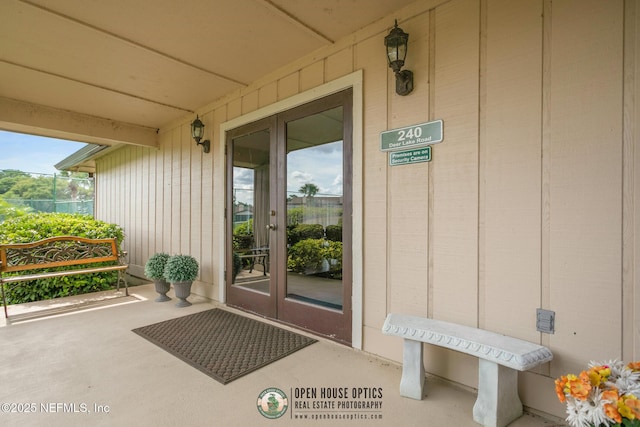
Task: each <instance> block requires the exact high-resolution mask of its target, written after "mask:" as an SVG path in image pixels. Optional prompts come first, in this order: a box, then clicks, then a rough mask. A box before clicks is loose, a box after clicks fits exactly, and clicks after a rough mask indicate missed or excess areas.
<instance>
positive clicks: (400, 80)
mask: <svg viewBox="0 0 640 427" xmlns="http://www.w3.org/2000/svg"><path fill="white" fill-rule="evenodd" d="M408 44H409V34H407V33H405V32H404V31H402V28H399V27H398V20H396V24H395V26H394V27H393V28H392V29H391V31H389V34H388V35H387V36H386V37H385V38H384V45H385V46H386V47H387V59H389V67H390V68H391V69H392V70H393V72H394V73H395V74H396V93H397V94H398V95H403V96H404V95H409V94H410V93H411V91H412V90H413V73H412V72H411V71H409V70H401V69H402V67H403V66H404V59H405V58H406V57H407V46H408Z"/></svg>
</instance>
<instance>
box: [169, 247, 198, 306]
mask: <svg viewBox="0 0 640 427" xmlns="http://www.w3.org/2000/svg"><path fill="white" fill-rule="evenodd" d="M196 277H198V261H196V259H195V258H194V257H192V256H191V255H172V256H170V257H169V259H168V260H167V264H166V265H165V267H164V278H165V279H166V280H167V281H168V282H170V283H171V284H172V285H173V289H175V291H176V298H178V299H179V300H180V301H178V303H177V304H176V306H177V307H188V306H190V305H191V303H190V302H189V301H187V297H188V296H189V295H190V294H191V284H192V283H193V281H194V280H195V279H196Z"/></svg>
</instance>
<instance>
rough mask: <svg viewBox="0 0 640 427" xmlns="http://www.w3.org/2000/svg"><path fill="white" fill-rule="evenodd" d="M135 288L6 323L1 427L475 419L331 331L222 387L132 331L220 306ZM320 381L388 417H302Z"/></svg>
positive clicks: (461, 424)
mask: <svg viewBox="0 0 640 427" xmlns="http://www.w3.org/2000/svg"><path fill="white" fill-rule="evenodd" d="M130 292H131V294H133V295H135V296H137V297H138V298H140V301H138V302H127V303H124V304H115V303H114V301H112V305H108V306H104V307H99V308H93V309H87V310H83V311H75V312H73V313H70V314H65V315H58V316H54V317H45V318H40V319H38V320H35V321H29V322H20V323H14V324H11V325H7V326H4V327H0V343H1V344H0V405H1V407H0V408H1V411H0V425H2V426H21V427H23V426H47V427H53V426H154V427H156V426H185V427H191V426H243V427H248V426H260V425H265V426H267V425H268V426H275V425H278V426H303V425H314V426H325V425H326V426H360V425H367V426H371V425H378V426H389V425H396V426H403V427H404V426H433V427H440V426H456V427H466V426H469V427H476V426H478V424H476V423H475V422H474V421H473V418H472V408H473V404H474V401H475V395H474V394H473V393H472V392H470V391H468V390H466V389H463V388H459V387H456V386H454V385H451V384H448V383H445V382H443V381H440V380H438V379H433V378H428V380H427V390H428V395H427V397H426V398H425V399H424V400H422V401H417V400H412V399H407V398H402V397H400V396H399V393H398V387H399V382H400V375H401V366H400V365H399V364H396V363H393V362H389V361H387V360H383V359H380V358H377V357H375V356H372V355H370V354H367V353H364V352H361V351H357V350H353V349H350V348H348V347H345V346H342V345H340V344H336V343H334V342H331V341H328V340H325V339H323V338H318V342H317V343H315V344H313V345H311V346H309V347H306V348H304V349H302V350H300V351H297V352H296V353H294V354H292V355H290V356H288V357H285V358H283V359H280V360H278V361H276V362H274V363H271V364H270V365H268V366H266V367H263V368H261V369H259V370H257V371H254V372H252V373H250V374H248V375H246V376H244V377H242V378H240V379H237V380H235V381H233V382H231V383H229V384H227V385H222V384H220V383H218V382H217V381H215V380H214V379H212V378H210V377H208V376H207V375H205V374H203V373H201V372H200V371H198V370H197V369H194V368H193V367H191V366H189V365H187V364H186V363H184V362H182V361H181V360H179V359H178V358H176V357H175V356H173V355H171V354H169V353H167V352H166V351H164V350H162V349H160V348H159V347H157V346H155V345H154V344H151V343H150V342H148V341H147V340H145V339H143V338H141V337H140V336H138V335H137V334H135V333H133V332H131V330H132V329H134V328H137V327H140V326H145V325H148V324H151V323H156V322H160V321H163V320H168V319H171V318H174V317H179V316H184V315H187V314H192V313H195V312H198V311H202V310H207V309H211V308H215V307H221V305H220V304H216V303H215V302H212V301H210V300H207V299H205V298H202V297H197V296H191V297H190V298H189V300H190V301H191V302H192V303H193V305H192V306H191V307H187V308H177V307H175V306H174V304H175V301H176V300H175V297H174V294H173V290H171V291H170V292H169V294H168V295H169V296H171V297H172V298H173V299H172V301H169V302H165V303H156V302H154V301H153V300H154V299H155V297H156V294H155V292H154V290H153V285H152V284H147V285H141V286H135V287H132V288H130ZM225 309H228V310H231V311H235V310H232V309H229V308H226V307H225ZM236 312H237V311H236ZM238 313H241V314H244V315H247V314H245V313H242V312H238ZM3 320H4V319H3ZM280 326H282V325H280ZM284 327H285V328H286V326H284ZM297 332H299V333H300V331H297ZM239 338H240V337H239ZM272 387H273V388H277V389H280V390H282V391H283V392H284V393H285V394H286V395H287V396H288V399H289V409H288V410H287V412H286V413H285V414H284V415H283V416H282V417H280V418H278V419H268V418H265V417H264V416H263V415H261V414H260V412H259V411H258V409H257V401H258V397H259V395H260V394H261V393H262V392H263V391H264V390H266V389H268V388H272ZM323 387H329V388H336V387H341V388H342V387H344V388H347V390H348V392H349V393H351V392H352V390H353V389H354V388H356V389H358V388H361V389H371V388H375V389H381V392H382V397H381V398H377V399H369V400H375V401H377V402H380V403H381V408H380V410H379V411H377V412H376V413H375V414H376V416H381V418H382V419H339V420H336V419H309V418H307V419H306V420H305V419H300V418H298V417H299V416H304V415H305V412H304V411H303V410H302V409H301V408H298V409H296V408H295V407H294V406H295V405H296V402H297V403H298V404H301V402H302V401H303V399H302V398H300V397H298V398H296V396H295V394H296V390H302V389H303V388H304V389H315V390H316V391H317V392H318V399H310V400H308V402H309V403H310V404H311V403H312V402H313V401H318V400H320V399H319V397H320V396H319V393H320V391H318V390H320V389H321V388H323ZM550 392H552V391H550ZM329 400H334V401H338V400H340V399H329ZM26 411H30V412H26ZM342 413H343V414H348V415H349V416H354V417H355V416H361V415H363V414H364V415H367V416H371V415H372V414H373V413H372V412H354V411H351V412H347V411H342ZM315 414H316V415H317V414H325V416H331V414H332V412H329V411H327V410H325V411H316V412H315ZM306 415H307V416H308V417H309V416H313V414H311V413H306ZM560 425H565V424H564V423H563V422H562V421H561V420H558V419H547V418H542V417H539V416H536V415H532V414H528V413H525V415H524V416H523V417H521V418H519V419H518V420H516V421H515V422H513V423H512V424H511V426H513V427H541V426H546V427H550V426H560Z"/></svg>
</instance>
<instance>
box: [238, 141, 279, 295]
mask: <svg viewBox="0 0 640 427" xmlns="http://www.w3.org/2000/svg"><path fill="white" fill-rule="evenodd" d="M232 147H233V148H232V150H233V153H232V155H233V188H232V191H233V208H232V210H233V212H232V215H233V273H234V276H233V286H241V287H243V288H246V289H250V290H254V291H257V292H261V293H266V294H268V293H269V280H270V274H269V261H270V260H269V252H270V251H269V249H270V248H269V232H268V230H267V228H266V227H267V224H268V223H269V222H268V221H269V212H270V207H269V194H270V188H269V187H270V185H269V131H268V130H263V131H259V132H255V133H252V134H249V135H244V136H241V137H238V138H234V139H233V144H232Z"/></svg>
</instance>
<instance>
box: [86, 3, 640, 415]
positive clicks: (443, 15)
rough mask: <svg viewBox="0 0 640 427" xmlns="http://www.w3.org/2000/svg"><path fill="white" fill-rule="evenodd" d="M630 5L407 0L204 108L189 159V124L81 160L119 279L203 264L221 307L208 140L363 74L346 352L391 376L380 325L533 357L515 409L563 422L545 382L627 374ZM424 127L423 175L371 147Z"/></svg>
mask: <svg viewBox="0 0 640 427" xmlns="http://www.w3.org/2000/svg"><path fill="white" fill-rule="evenodd" d="M637 3H638V2H623V1H621V0H617V1H615V0H614V1H602V0H587V1H583V0H558V1H553V2H551V1H549V0H541V1H524V2H513V1H508V0H486V1H476V0H451V1H446V2H423V1H419V2H416V3H414V4H413V5H411V6H409V7H407V8H405V9H402V10H399V11H397V13H395V14H393V16H389V17H388V21H389V22H388V25H387V23H377V24H372V25H371V26H369V27H367V28H364V29H362V30H361V31H359V32H358V33H356V34H354V35H352V36H350V37H348V38H346V39H344V40H341V41H338V42H337V43H335V45H334V46H332V47H328V48H326V49H322V50H319V51H317V52H314V53H313V54H312V55H309V56H308V57H305V58H302V59H301V60H299V61H297V62H296V63H294V64H291V66H289V67H286V68H284V69H281V70H279V71H278V72H276V73H274V74H272V75H270V76H265V77H264V78H263V79H261V80H260V81H259V82H256V83H254V84H253V85H251V86H249V87H248V88H245V89H242V90H239V91H238V92H236V93H235V94H234V95H231V96H229V97H226V98H225V99H223V100H219V101H216V102H213V103H212V104H211V105H210V106H206V107H203V108H202V109H201V111H199V114H200V117H201V118H202V119H203V121H205V123H206V124H207V127H206V128H205V131H206V132H207V135H206V137H207V138H209V139H211V141H212V150H211V152H212V153H211V154H202V150H201V149H200V148H199V147H196V146H195V144H194V143H193V141H192V139H191V138H190V136H189V122H190V121H191V120H192V119H193V117H185V118H184V120H182V121H181V122H179V123H173V124H171V125H168V126H166V127H164V128H162V129H161V130H160V144H159V148H158V149H154V148H144V147H127V148H123V149H121V150H119V151H116V152H113V153H111V154H108V155H106V156H104V157H102V158H100V159H98V161H97V171H98V172H97V186H98V207H97V216H98V217H99V218H100V219H105V220H108V221H113V222H117V223H118V224H120V225H122V226H123V227H124V228H125V232H126V233H127V241H126V246H127V248H126V249H127V250H129V254H130V260H129V263H130V265H131V266H132V267H131V269H132V270H133V271H135V270H136V269H137V271H138V272H141V271H142V268H143V265H144V263H145V261H146V258H147V257H148V256H149V255H150V254H151V253H153V252H155V251H160V250H162V251H166V252H173V253H176V252H191V253H192V254H194V255H195V256H196V257H197V258H199V260H200V261H201V266H202V271H201V276H200V280H199V281H198V282H197V283H196V287H195V292H197V293H201V294H204V295H207V296H209V297H211V298H218V295H220V286H223V285H222V284H221V283H219V277H221V274H220V272H221V271H223V269H224V265H220V262H219V260H220V259H221V258H222V251H223V242H224V235H223V227H222V225H223V224H224V218H223V217H222V215H220V206H221V204H223V203H224V196H223V194H221V193H220V191H219V189H221V188H222V189H223V188H224V161H223V160H222V159H220V153H221V152H223V150H222V147H221V144H224V141H221V140H220V137H219V132H218V129H219V128H220V126H221V125H222V124H223V123H226V122H228V121H229V120H232V119H236V118H239V117H242V116H243V115H246V114H250V113H252V112H255V111H257V110H259V109H261V108H265V107H269V105H272V104H274V103H278V102H282V101H283V100H287V99H288V98H290V97H294V96H297V95H299V94H301V93H304V92H305V91H308V90H312V89H314V88H317V87H320V86H321V85H324V84H326V83H329V82H331V81H334V80H335V79H337V78H340V77H342V76H346V75H348V74H349V73H352V72H354V71H358V70H361V71H362V75H363V93H362V98H363V100H364V101H363V105H362V118H361V122H356V123H355V124H354V126H355V129H356V130H357V131H361V132H362V142H363V144H362V147H359V149H360V150H361V151H360V152H359V153H360V154H359V158H356V159H354V161H360V162H361V164H362V167H361V169H360V171H361V175H362V176H358V177H356V178H357V179H356V180H355V182H361V183H362V188H361V191H362V209H361V214H360V216H359V217H357V218H354V224H355V225H356V226H360V227H361V229H362V240H363V242H364V243H363V250H362V253H359V252H357V253H355V254H354V256H355V257H361V259H362V271H361V272H360V274H361V276H362V295H361V296H359V295H356V296H355V298H362V307H363V311H362V319H363V320H362V348H363V349H364V350H365V351H368V352H372V353H375V354H377V355H381V356H383V357H388V358H391V359H393V360H396V361H400V360H402V343H401V340H397V339H394V338H393V337H387V336H383V335H382V334H381V326H382V324H383V322H384V319H385V317H386V314H387V313H389V312H392V311H393V312H402V313H407V314H416V315H423V316H429V317H433V318H436V319H440V320H446V321H452V322H456V323H460V324H464V325H468V326H474V327H480V328H486V329H489V330H492V331H496V332H499V333H504V334H508V335H511V336H515V337H517V338H521V339H525V340H528V341H531V342H535V343H540V344H543V345H546V346H548V347H549V348H550V349H551V350H552V351H553V353H554V360H553V361H552V362H551V363H550V364H548V365H545V366H542V367H540V368H537V369H536V370H535V372H527V373H521V374H520V384H521V386H520V389H521V390H520V393H521V397H522V399H523V402H524V404H525V405H526V406H529V407H532V408H534V409H537V410H540V411H544V412H548V413H554V414H556V415H559V416H562V414H563V411H564V408H563V406H562V405H561V404H559V403H558V402H557V401H556V398H555V395H554V393H553V379H554V378H555V377H556V376H558V375H561V374H566V373H568V372H574V373H577V372H579V370H581V369H583V368H584V366H586V363H587V362H588V361H589V360H591V359H596V360H597V359H614V358H619V359H622V358H623V357H624V358H625V359H628V358H633V359H637V358H640V351H639V350H638V344H637V343H636V342H635V341H634V337H635V336H636V335H637V333H638V330H639V328H638V325H637V324H638V321H637V316H636V315H635V313H636V312H637V311H638V307H639V306H640V302H639V301H637V300H638V297H637V295H638V294H640V292H638V290H639V286H640V285H639V284H638V282H639V281H640V279H638V277H639V276H640V275H639V274H637V271H638V269H639V268H640V262H639V261H638V257H637V255H635V252H634V248H635V247H636V246H637V245H638V242H639V241H640V240H639V239H638V235H640V233H639V232H638V231H637V230H638V224H639V223H640V219H639V218H640V214H638V212H637V210H636V209H635V205H636V204H637V203H638V202H639V201H640V183H639V182H640V178H638V176H640V170H639V169H640V154H638V152H640V150H638V149H636V148H635V145H636V141H637V130H636V129H637V127H638V122H639V121H640V117H639V115H640V113H638V111H640V108H637V107H636V102H637V101H636V99H640V89H638V87H640V84H637V83H636V82H637V80H638V78H637V76H638V75H639V70H638V68H639V67H638V65H637V64H638V58H639V57H640V53H639V52H640V43H639V42H638V28H639V27H640V25H639V24H638V23H639V22H640V18H638V16H640V12H639V10H638V9H640V8H639V7H638V4H637ZM395 18H397V19H398V20H399V24H400V26H401V27H402V28H403V29H404V30H405V31H406V32H408V33H409V34H410V44H409V55H408V58H407V63H406V68H408V69H410V70H412V71H413V72H414V76H415V89H414V92H413V93H412V94H410V95H409V96H406V97H400V96H398V95H396V94H395V87H394V86H395V82H394V78H393V75H392V73H391V72H390V71H389V69H388V67H387V64H386V59H385V57H384V48H383V39H384V36H385V35H386V34H387V32H388V30H389V28H390V26H391V24H392V23H393V19H395ZM625 32H626V35H625ZM625 60H626V62H625ZM625 76H626V77H625ZM436 119H442V120H443V121H444V141H443V142H442V143H440V144H436V145H434V146H433V152H432V161H431V162H425V163H418V164H411V165H403V166H398V167H393V168H391V167H389V166H388V162H387V153H384V152H381V151H380V146H379V138H380V132H382V131H385V130H388V129H393V128H398V127H403V126H407V125H411V124H417V123H423V122H426V121H429V120H436ZM623 124H624V127H623ZM623 168H624V171H623ZM135 198H139V199H140V201H139V202H138V201H135V200H134V199H135ZM624 260H626V262H624ZM623 290H624V293H623ZM634 292H635V296H634V297H633V298H632V297H631V296H630V295H631V294H633V293H634ZM630 299H631V301H632V302H629V301H630ZM538 307H542V308H545V309H549V310H553V311H555V312H556V324H555V334H552V335H550V334H541V333H539V332H537V331H536V318H535V316H536V313H535V309H536V308H538ZM623 337H624V340H625V341H623ZM623 349H626V350H624V351H623ZM472 359H473V358H471V357H469V356H464V355H461V354H458V353H455V352H451V351H447V350H441V349H431V348H430V349H427V350H426V362H427V370H428V371H430V372H432V373H435V374H437V375H441V376H443V377H446V378H448V379H451V380H454V381H457V382H460V383H462V384H466V385H468V386H472V387H474V386H475V385H476V384H477V367H476V366H477V364H476V363H475V360H472Z"/></svg>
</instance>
